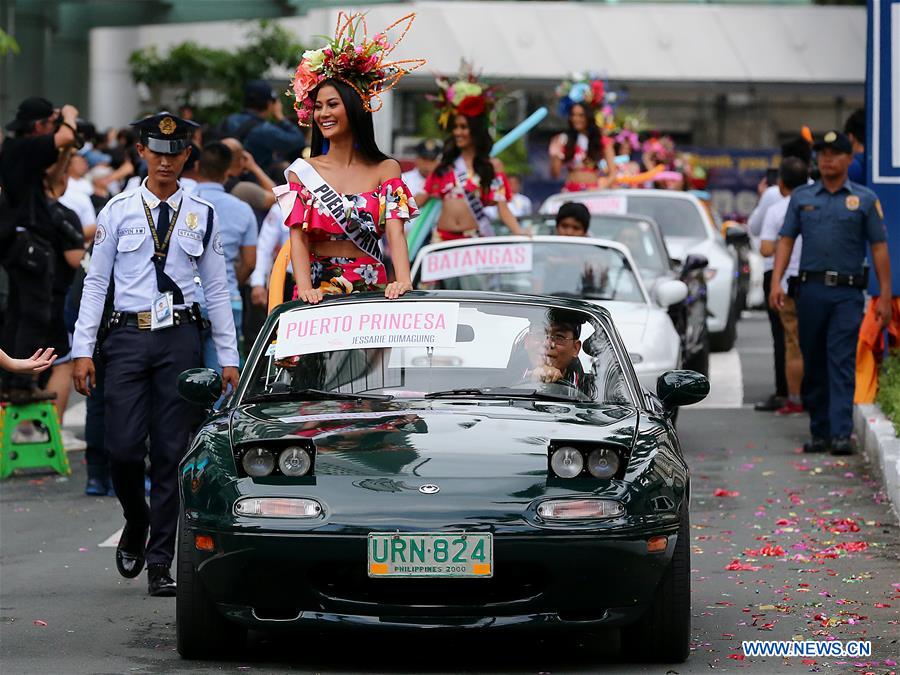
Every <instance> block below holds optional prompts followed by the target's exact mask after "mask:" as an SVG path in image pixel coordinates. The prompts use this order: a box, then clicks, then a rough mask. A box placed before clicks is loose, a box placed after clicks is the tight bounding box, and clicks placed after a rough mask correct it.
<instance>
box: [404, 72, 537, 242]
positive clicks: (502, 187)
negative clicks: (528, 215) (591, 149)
mask: <svg viewBox="0 0 900 675" xmlns="http://www.w3.org/2000/svg"><path fill="white" fill-rule="evenodd" d="M438 86H439V87H440V94H439V96H438V98H437V103H438V106H439V108H440V110H441V113H440V118H439V120H438V122H439V124H440V125H441V128H443V129H445V130H449V131H450V136H449V138H448V139H447V140H446V141H445V142H444V151H443V155H442V157H441V162H440V164H438V166H437V168H436V169H435V170H434V172H433V173H432V174H431V175H430V176H429V177H428V179H427V180H426V181H425V192H424V194H422V195H419V199H420V201H422V203H424V202H425V201H427V200H428V199H431V198H437V199H442V200H443V206H442V208H441V215H440V218H439V219H438V223H437V233H436V236H437V239H438V240H439V241H449V240H452V239H462V238H464V237H474V236H478V235H479V234H480V235H481V236H483V237H485V236H491V235H492V234H493V226H492V225H491V222H490V219H489V218H488V217H487V216H486V215H485V214H484V211H483V209H484V207H485V206H496V207H497V212H498V214H499V216H500V220H501V221H502V222H503V223H504V224H505V225H506V226H507V227H508V228H509V230H510V232H511V233H512V234H523V231H522V228H521V227H520V226H519V221H518V220H516V217H515V216H514V215H513V214H512V212H511V211H510V210H509V204H508V202H509V200H510V198H511V196H512V190H510V187H509V181H508V180H507V178H506V176H505V175H504V174H503V173H502V172H500V171H499V170H498V169H497V168H496V166H495V165H494V163H493V162H492V161H491V156H490V152H491V148H492V147H493V145H494V141H493V139H492V138H491V134H490V131H489V129H488V115H489V113H490V110H491V108H492V107H493V105H494V102H495V97H494V92H493V90H492V88H491V87H488V86H487V85H484V84H482V83H480V82H478V80H477V78H476V77H475V75H474V74H473V73H472V71H471V68H466V69H465V72H464V73H463V76H462V77H461V78H460V79H459V80H457V81H456V82H454V83H450V82H449V81H448V80H445V79H440V80H438Z"/></svg>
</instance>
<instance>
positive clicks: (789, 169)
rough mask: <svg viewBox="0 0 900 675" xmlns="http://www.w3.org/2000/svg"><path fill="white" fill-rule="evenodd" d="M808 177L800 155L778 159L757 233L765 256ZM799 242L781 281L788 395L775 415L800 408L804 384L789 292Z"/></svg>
mask: <svg viewBox="0 0 900 675" xmlns="http://www.w3.org/2000/svg"><path fill="white" fill-rule="evenodd" d="M808 177H809V167H808V166H807V164H806V163H805V162H804V161H803V160H802V159H799V158H797V157H786V158H785V159H783V160H781V166H780V167H779V169H778V185H777V187H778V190H779V200H778V201H777V202H775V203H774V204H772V205H771V206H770V207H769V209H768V210H767V211H766V215H765V218H763V224H762V228H761V229H760V234H759V252H760V253H761V254H762V255H763V257H764V258H765V259H766V260H772V258H773V256H774V255H775V248H776V243H777V241H778V233H779V232H780V231H781V227H782V225H783V224H784V216H785V213H787V208H788V204H789V203H790V201H791V193H792V192H793V191H794V190H795V189H796V188H798V187H800V186H802V185H806V182H807V180H808ZM801 243H802V237H797V239H796V241H795V243H794V249H793V251H792V252H791V260H790V263H789V264H788V267H787V270H786V271H785V274H784V281H783V282H782V286H783V287H784V290H785V291H786V292H788V295H787V297H785V299H784V305H783V306H782V307H781V310H780V312H779V319H780V321H781V325H782V327H783V330H784V372H785V379H786V380H787V394H788V397H787V401H786V402H785V404H784V405H783V406H782V407H781V408H779V409H778V410H776V411H775V414H776V415H794V414H798V413H802V412H803V401H802V398H801V395H800V390H801V386H802V384H803V354H802V353H801V352H800V334H799V330H798V328H797V307H796V304H795V302H794V297H793V294H792V293H790V292H789V290H790V287H791V285H792V284H791V281H790V279H791V277H796V276H797V275H798V274H799V273H800V251H801V249H802V246H801Z"/></svg>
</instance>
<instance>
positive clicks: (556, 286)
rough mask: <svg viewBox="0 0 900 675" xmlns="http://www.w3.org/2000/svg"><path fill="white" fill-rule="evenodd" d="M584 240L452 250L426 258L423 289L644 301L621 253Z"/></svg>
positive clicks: (419, 282) (419, 281)
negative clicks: (588, 243)
mask: <svg viewBox="0 0 900 675" xmlns="http://www.w3.org/2000/svg"><path fill="white" fill-rule="evenodd" d="M584 242H585V240H584V239H580V238H579V239H572V238H568V237H559V238H558V239H557V240H555V241H535V242H521V241H519V242H507V243H485V244H480V243H479V244H468V245H460V246H451V247H446V248H439V249H437V250H434V251H429V252H428V253H426V254H425V255H424V256H423V257H422V262H421V265H420V266H419V269H418V272H417V273H416V278H415V279H414V280H413V285H414V286H415V287H416V288H422V289H442V290H453V291H459V290H465V291H498V292H505V293H536V294H540V295H555V296H558V297H571V298H584V299H589V300H620V301H623V302H646V301H645V299H644V296H643V293H642V291H641V287H640V284H639V283H638V280H637V278H636V276H635V273H634V270H633V269H632V268H631V266H630V265H629V263H628V260H627V258H626V257H625V256H624V255H623V254H622V253H621V252H620V251H618V250H616V249H613V248H609V247H606V246H602V245H586V244H585V243H584Z"/></svg>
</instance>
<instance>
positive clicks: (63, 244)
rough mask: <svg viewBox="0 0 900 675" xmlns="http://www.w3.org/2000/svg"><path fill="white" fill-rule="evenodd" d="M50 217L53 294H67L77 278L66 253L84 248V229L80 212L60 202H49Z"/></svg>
mask: <svg viewBox="0 0 900 675" xmlns="http://www.w3.org/2000/svg"><path fill="white" fill-rule="evenodd" d="M48 205H49V209H50V218H51V222H52V223H53V236H52V238H51V239H50V240H49V241H50V243H51V244H52V245H53V256H54V260H55V262H54V270H53V287H52V288H53V294H54V295H55V296H59V295H63V296H64V295H65V294H66V293H68V292H69V287H70V286H71V285H72V282H73V281H74V280H75V268H73V267H70V266H69V263H68V262H66V257H65V255H64V253H65V252H66V251H73V250H77V249H84V231H83V230H82V228H81V219H79V217H78V214H77V213H75V212H74V211H73V210H72V209H70V208H69V207H67V206H63V205H62V204H60V203H59V202H48Z"/></svg>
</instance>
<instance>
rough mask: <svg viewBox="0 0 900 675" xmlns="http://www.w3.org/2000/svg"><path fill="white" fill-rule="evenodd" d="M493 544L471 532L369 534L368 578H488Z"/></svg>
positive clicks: (488, 535)
mask: <svg viewBox="0 0 900 675" xmlns="http://www.w3.org/2000/svg"><path fill="white" fill-rule="evenodd" d="M493 544H494V541H493V538H492V536H491V535H490V534H480V533H471V532H465V533H463V532H457V533H446V532H443V533H439V534H438V533H418V534H399V533H395V532H390V533H389V532H372V533H371V534H369V556H368V558H369V561H368V563H369V576H370V577H485V578H488V577H491V576H493V574H494V545H493Z"/></svg>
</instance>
